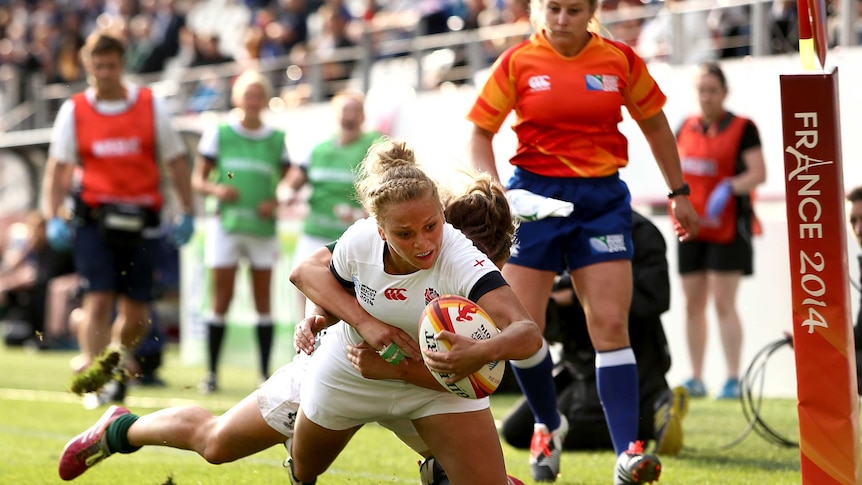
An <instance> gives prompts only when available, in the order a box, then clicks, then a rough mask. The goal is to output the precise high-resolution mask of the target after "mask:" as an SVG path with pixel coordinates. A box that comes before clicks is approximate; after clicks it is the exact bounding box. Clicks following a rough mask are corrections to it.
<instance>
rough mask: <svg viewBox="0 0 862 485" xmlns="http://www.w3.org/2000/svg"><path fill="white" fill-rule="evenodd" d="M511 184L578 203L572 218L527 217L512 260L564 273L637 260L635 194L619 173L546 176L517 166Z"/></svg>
mask: <svg viewBox="0 0 862 485" xmlns="http://www.w3.org/2000/svg"><path fill="white" fill-rule="evenodd" d="M509 189H524V190H529V191H530V192H532V193H534V194H538V195H543V196H546V197H553V198H555V199H560V200H565V201H569V202H571V203H572V204H574V206H575V210H574V211H573V212H572V214H571V215H570V216H568V217H548V218H546V219H541V220H538V221H531V222H521V223H520V225H519V226H518V230H517V232H516V235H515V236H516V240H515V247H514V248H513V251H512V256H511V257H510V258H509V262H510V263H512V264H517V265H520V266H525V267H528V268H533V269H539V270H545V271H553V272H556V273H559V272H562V271H564V270H573V269H578V268H582V267H584V266H589V265H591V264H596V263H602V262H605V261H615V260H620V259H628V260H631V258H632V255H633V254H634V246H633V245H632V208H631V195H630V194H629V189H628V186H627V185H626V184H625V182H623V181H622V180H620V177H619V175H618V174H614V175H611V176H608V177H601V178H579V177H567V178H563V177H545V176H542V175H536V174H534V173H532V172H528V171H526V170H523V169H520V168H516V169H515V174H514V175H513V176H512V178H511V179H510V180H509Z"/></svg>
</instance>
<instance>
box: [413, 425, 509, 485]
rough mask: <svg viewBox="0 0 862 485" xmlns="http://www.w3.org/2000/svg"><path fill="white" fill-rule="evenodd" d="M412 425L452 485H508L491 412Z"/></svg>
mask: <svg viewBox="0 0 862 485" xmlns="http://www.w3.org/2000/svg"><path fill="white" fill-rule="evenodd" d="M413 424H414V426H416V430H417V431H419V435H420V436H422V439H423V440H425V442H426V443H427V444H428V446H429V448H430V449H431V453H432V454H433V455H434V457H435V458H436V459H437V460H439V461H440V464H441V465H443V469H444V470H446V475H447V476H448V477H449V480H450V481H451V482H452V484H453V485H459V484H472V485H503V484H506V483H507V478H506V465H505V462H504V460H503V449H502V447H501V446H500V438H499V436H498V435H497V429H496V428H495V427H494V418H493V416H492V415H491V411H490V409H483V410H480V411H471V412H465V413H452V414H436V415H433V416H428V417H425V418H421V419H416V420H414V421H413ZM479 464H481V465H479Z"/></svg>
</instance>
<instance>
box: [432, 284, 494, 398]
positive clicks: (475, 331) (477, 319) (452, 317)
mask: <svg viewBox="0 0 862 485" xmlns="http://www.w3.org/2000/svg"><path fill="white" fill-rule="evenodd" d="M443 330H448V331H450V332H452V333H454V334H458V335H462V336H465V337H470V338H473V339H476V340H485V339H489V338H492V337H494V336H495V335H497V334H498V333H500V330H499V329H498V328H497V326H496V325H494V321H493V320H491V317H490V316H489V315H488V314H487V313H486V312H485V310H483V309H481V308H480V307H479V305H477V304H476V303H474V302H472V301H470V300H468V299H466V298H463V297H460V296H455V295H443V296H440V297H437V298H435V299H433V300H431V302H430V303H428V305H426V306H425V310H423V311H422V318H421V319H420V320H419V347H421V348H422V350H432V351H437V352H448V351H449V348H450V347H451V344H450V343H449V342H448V341H446V340H437V339H435V338H434V336H435V335H437V333H439V332H441V331H443ZM428 370H429V371H431V375H433V376H434V378H435V379H437V382H439V383H440V385H442V386H443V387H444V388H446V389H448V390H449V392H451V393H452V394H456V395H458V396H461V397H464V398H467V399H479V398H482V397H485V396H489V395H491V394H492V393H493V392H494V391H496V390H497V387H498V386H499V385H500V381H501V380H502V379H503V372H504V371H505V370H506V365H505V362H501V361H494V362H489V363H487V364H485V365H484V366H482V368H481V369H479V370H478V371H476V372H475V373H473V374H471V375H470V376H468V377H465V378H463V379H461V380H460V381H457V382H454V383H447V382H446V379H447V378H448V377H449V374H441V373H439V372H435V371H433V370H431V369H428Z"/></svg>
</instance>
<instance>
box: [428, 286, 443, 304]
mask: <svg viewBox="0 0 862 485" xmlns="http://www.w3.org/2000/svg"><path fill="white" fill-rule="evenodd" d="M439 296H440V293H437V290H435V289H434V288H425V304H426V305H427V304H429V303H431V300H433V299H434V298H437V297H439Z"/></svg>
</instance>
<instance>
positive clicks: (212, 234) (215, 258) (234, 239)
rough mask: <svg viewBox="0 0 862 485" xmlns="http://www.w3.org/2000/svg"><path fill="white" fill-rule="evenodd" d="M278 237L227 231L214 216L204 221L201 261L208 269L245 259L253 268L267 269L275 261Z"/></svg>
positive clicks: (229, 265) (278, 249) (230, 264)
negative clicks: (202, 260)
mask: <svg viewBox="0 0 862 485" xmlns="http://www.w3.org/2000/svg"><path fill="white" fill-rule="evenodd" d="M280 249H281V248H280V246H279V244H278V237H277V236H271V237H260V236H252V235H248V234H236V233H229V232H227V231H225V230H224V228H223V227H222V224H221V219H220V218H219V217H218V216H214V217H212V218H210V219H209V220H208V221H207V233H206V239H205V243H204V264H205V265H206V267H207V268H231V267H234V266H237V265H238V264H239V261H240V259H242V258H245V259H246V260H247V261H248V263H249V264H250V265H251V267H252V268H253V269H270V268H272V267H273V266H275V262H276V261H278V255H279V251H280Z"/></svg>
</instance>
